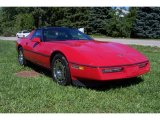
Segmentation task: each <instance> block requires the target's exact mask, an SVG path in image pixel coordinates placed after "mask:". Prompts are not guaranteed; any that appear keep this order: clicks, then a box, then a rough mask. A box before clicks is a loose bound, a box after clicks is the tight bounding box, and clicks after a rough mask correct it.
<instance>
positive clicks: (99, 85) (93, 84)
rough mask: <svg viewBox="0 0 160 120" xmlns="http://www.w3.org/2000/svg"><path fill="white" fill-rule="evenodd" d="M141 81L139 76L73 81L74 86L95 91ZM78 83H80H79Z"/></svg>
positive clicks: (127, 85)
mask: <svg viewBox="0 0 160 120" xmlns="http://www.w3.org/2000/svg"><path fill="white" fill-rule="evenodd" d="M143 81H144V80H143V79H142V78H141V77H135V78H127V79H119V80H110V81H95V80H84V79H79V80H78V84H77V83H75V86H78V87H86V88H87V89H93V90H96V91H105V90H110V89H117V88H126V87H129V86H133V85H137V84H139V83H141V82H143ZM79 83H81V84H80V85H79Z"/></svg>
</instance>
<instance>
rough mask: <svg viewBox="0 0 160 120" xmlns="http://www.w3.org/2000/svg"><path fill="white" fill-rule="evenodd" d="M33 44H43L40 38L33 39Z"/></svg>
mask: <svg viewBox="0 0 160 120" xmlns="http://www.w3.org/2000/svg"><path fill="white" fill-rule="evenodd" d="M32 41H33V42H37V43H40V42H41V39H40V38H38V37H35V38H33V39H32Z"/></svg>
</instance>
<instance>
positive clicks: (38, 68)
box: [27, 61, 52, 77]
mask: <svg viewBox="0 0 160 120" xmlns="http://www.w3.org/2000/svg"><path fill="white" fill-rule="evenodd" d="M27 66H28V67H29V68H31V69H32V70H34V71H36V72H38V73H40V74H44V75H46V76H48V77H52V74H51V71H50V70H48V69H47V68H44V67H42V66H39V65H36V64H33V63H31V62H29V61H27Z"/></svg>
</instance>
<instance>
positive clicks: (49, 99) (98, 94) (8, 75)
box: [0, 41, 160, 113]
mask: <svg viewBox="0 0 160 120" xmlns="http://www.w3.org/2000/svg"><path fill="white" fill-rule="evenodd" d="M133 47H134V48H136V49H138V50H139V51H141V52H142V53H144V54H145V55H146V56H148V58H149V59H150V61H151V72H150V73H148V74H145V75H143V76H141V77H138V78H135V79H127V80H124V81H120V82H111V83H109V82H107V83H105V84H103V86H100V87H98V86H97V88H90V87H88V88H85V87H75V86H60V85H58V84H56V83H55V82H53V81H52V78H51V76H50V75H49V74H48V75H47V74H46V73H45V72H44V71H45V70H43V69H42V70H39V72H40V73H41V75H40V76H38V77H33V78H20V77H17V76H16V75H15V73H17V72H19V71H23V70H32V69H33V68H32V67H22V66H20V65H19V64H18V62H17V52H16V48H15V42H13V41H12V42H11V41H0V112H3V113H4V112H7V113H8V112H9V113H12V112H16V113H17V112H18V113H22V112H23V113H24V112H25V113H26V112H27V113H28V112H29V113H30V112H33V113H37V112H38V113H39V112H42V113H44V112H45V113H46V112H47V113H48V112H49V113H53V112H56V113H57V112H58V113H59V112H60V113H64V112H65V113H66V112H67V113H70V112H74V113H88V112H93V113H99V112H102V113H118V112H120V113H126V112H131V113H137V112H142V113H144V112H147V113H148V112H160V81H159V78H160V68H159V64H160V48H156V47H143V46H133Z"/></svg>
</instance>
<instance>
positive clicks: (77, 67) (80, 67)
mask: <svg viewBox="0 0 160 120" xmlns="http://www.w3.org/2000/svg"><path fill="white" fill-rule="evenodd" d="M72 68H74V69H78V70H84V67H83V66H79V65H72Z"/></svg>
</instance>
